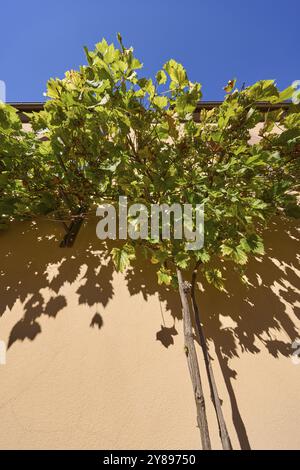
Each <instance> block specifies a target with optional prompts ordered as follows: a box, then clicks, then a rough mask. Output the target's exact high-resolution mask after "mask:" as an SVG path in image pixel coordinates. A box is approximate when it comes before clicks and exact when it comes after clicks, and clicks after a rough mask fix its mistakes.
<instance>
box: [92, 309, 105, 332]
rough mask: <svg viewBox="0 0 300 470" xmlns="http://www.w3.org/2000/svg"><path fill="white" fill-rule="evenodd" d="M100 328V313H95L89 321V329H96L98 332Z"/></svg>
mask: <svg viewBox="0 0 300 470" xmlns="http://www.w3.org/2000/svg"><path fill="white" fill-rule="evenodd" d="M102 326H103V318H102V317H101V315H100V313H95V315H94V316H93V318H92V320H91V323H90V327H91V328H95V327H97V328H98V330H100V329H101V328H102Z"/></svg>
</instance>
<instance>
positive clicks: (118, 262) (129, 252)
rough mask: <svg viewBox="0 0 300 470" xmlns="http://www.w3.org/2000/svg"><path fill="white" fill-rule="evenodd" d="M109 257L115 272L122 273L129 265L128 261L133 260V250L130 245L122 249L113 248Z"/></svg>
mask: <svg viewBox="0 0 300 470" xmlns="http://www.w3.org/2000/svg"><path fill="white" fill-rule="evenodd" d="M111 255H112V259H113V262H114V264H115V267H116V270H117V271H119V272H121V273H123V272H124V271H125V269H126V268H127V267H128V266H129V265H130V261H132V260H133V259H135V250H134V247H133V246H132V245H129V244H126V245H124V246H123V247H122V248H113V249H112V250H111Z"/></svg>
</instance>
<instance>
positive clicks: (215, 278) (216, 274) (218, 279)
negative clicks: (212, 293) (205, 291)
mask: <svg viewBox="0 0 300 470" xmlns="http://www.w3.org/2000/svg"><path fill="white" fill-rule="evenodd" d="M205 277H206V280H207V282H208V283H209V284H212V285H213V286H214V287H215V288H216V289H218V290H221V291H223V290H225V287H224V278H223V275H222V273H221V271H220V269H209V270H207V271H205Z"/></svg>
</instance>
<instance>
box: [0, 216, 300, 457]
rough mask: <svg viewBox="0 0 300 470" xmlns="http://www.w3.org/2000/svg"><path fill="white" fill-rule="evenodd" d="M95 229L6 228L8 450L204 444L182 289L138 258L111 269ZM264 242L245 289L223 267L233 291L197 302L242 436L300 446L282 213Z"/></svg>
mask: <svg viewBox="0 0 300 470" xmlns="http://www.w3.org/2000/svg"><path fill="white" fill-rule="evenodd" d="M95 227H96V220H90V222H89V223H88V224H87V226H86V227H83V228H82V230H81V232H80V234H79V236H78V239H77V241H76V243H75V246H74V248H72V249H61V248H59V246H58V242H59V240H60V239H61V238H62V236H63V229H62V227H61V226H60V224H59V223H49V222H48V221H40V222H39V223H38V224H36V225H35V224H32V223H29V222H23V223H16V224H14V225H13V226H12V227H11V228H10V229H9V230H8V231H7V232H5V233H1V235H0V260H1V265H0V292H1V296H0V340H4V341H5V342H6V343H7V345H8V352H7V363H6V365H0V384H1V385H0V423H1V429H0V448H1V449H4V448H18V449H24V448H47V449H57V448H80V449H81V448H82V449H87V448H92V449H94V448H95V449H96V448H98V449H99V448H106V449H107V448H110V449H120V448H128V449H135V448H140V449H145V448H154V449H155V448H158V449H169V448H170V449H184V448H186V449H189V448H191V449H197V448H199V446H200V439H199V432H198V429H197V427H196V419H195V405H194V402H193V396H192V390H191V385H190V381H189V374H188V369H187V365H186V359H185V355H184V351H183V338H182V321H181V311H180V307H179V303H178V298H177V296H176V294H175V295H174V294H172V293H171V292H168V290H167V289H166V288H160V289H158V286H157V283H156V275H155V272H154V270H152V268H151V267H149V266H148V265H147V266H146V265H145V264H143V263H142V262H141V261H140V260H139V261H138V262H137V263H136V264H135V265H134V268H133V270H132V271H129V272H128V273H127V274H126V275H122V274H116V273H115V272H114V270H113V266H112V264H111V263H110V262H109V261H108V260H107V259H105V255H104V252H103V245H102V243H101V242H100V241H99V240H97V238H96V235H95ZM266 240H267V242H266V245H267V257H266V258H265V259H264V261H263V262H260V261H257V260H253V261H252V262H251V264H250V265H249V269H248V277H249V281H250V282H251V283H252V287H251V288H250V289H248V290H247V289H246V287H244V286H242V285H241V284H239V282H238V281H237V278H236V277H235V275H234V273H233V271H232V269H231V268H232V267H231V266H228V279H229V281H228V290H229V292H228V293H227V294H226V293H223V294H221V293H218V292H216V291H214V290H212V289H210V288H207V286H206V287H205V291H203V292H200V295H199V302H200V306H201V311H202V315H203V316H204V318H205V319H204V324H205V332H206V334H207V337H208V338H209V340H210V344H211V354H212V356H213V358H214V369H215V373H216V376H217V382H218V385H219V388H220V394H221V398H222V399H223V400H224V404H223V408H224V412H225V415H226V417H227V420H228V423H229V430H230V434H231V437H232V441H233V445H234V447H235V448H239V447H240V444H241V445H242V447H244V448H247V446H248V445H249V443H250V445H251V447H252V448H256V449H259V448H276V449H288V448H300V433H299V425H300V407H299V394H300V365H298V366H297V365H294V364H293V363H292V360H291V357H290V354H291V353H292V352H293V350H292V348H291V343H292V341H293V340H294V339H295V338H297V337H300V321H299V320H300V313H299V309H298V310H297V299H298V300H299V297H297V295H298V294H299V291H297V284H298V287H299V278H298V275H299V271H297V264H296V253H297V248H298V247H299V236H298V234H297V232H296V229H295V226H293V225H292V224H291V225H290V226H289V225H287V224H285V225H282V224H281V223H279V222H276V221H274V222H273V224H272V225H271V226H270V229H269V230H268V231H267V233H266ZM200 289H202V290H203V287H202V286H201V285H200ZM298 307H299V302H298ZM212 342H214V345H215V346H213V345H212ZM202 366H203V364H202ZM202 370H203V367H202ZM204 382H205V383H204V385H205V390H206V392H207V384H206V380H204ZM208 396H209V394H208V393H207V397H208ZM207 401H208V402H207V408H208V415H209V422H210V427H211V428H212V432H211V434H212V441H213V447H214V448H219V447H220V443H219V439H218V433H217V431H216V422H215V418H214V413H213V410H212V407H211V404H210V403H209V400H207Z"/></svg>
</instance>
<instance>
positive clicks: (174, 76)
mask: <svg viewBox="0 0 300 470" xmlns="http://www.w3.org/2000/svg"><path fill="white" fill-rule="evenodd" d="M164 70H165V71H166V72H167V73H168V74H169V75H170V78H171V80H172V82H173V83H174V84H175V85H177V86H179V87H185V86H187V85H188V78H187V74H186V71H185V69H184V68H183V66H182V65H181V64H179V63H178V62H176V61H175V60H174V59H171V60H169V61H168V62H166V63H165V65H164Z"/></svg>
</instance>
